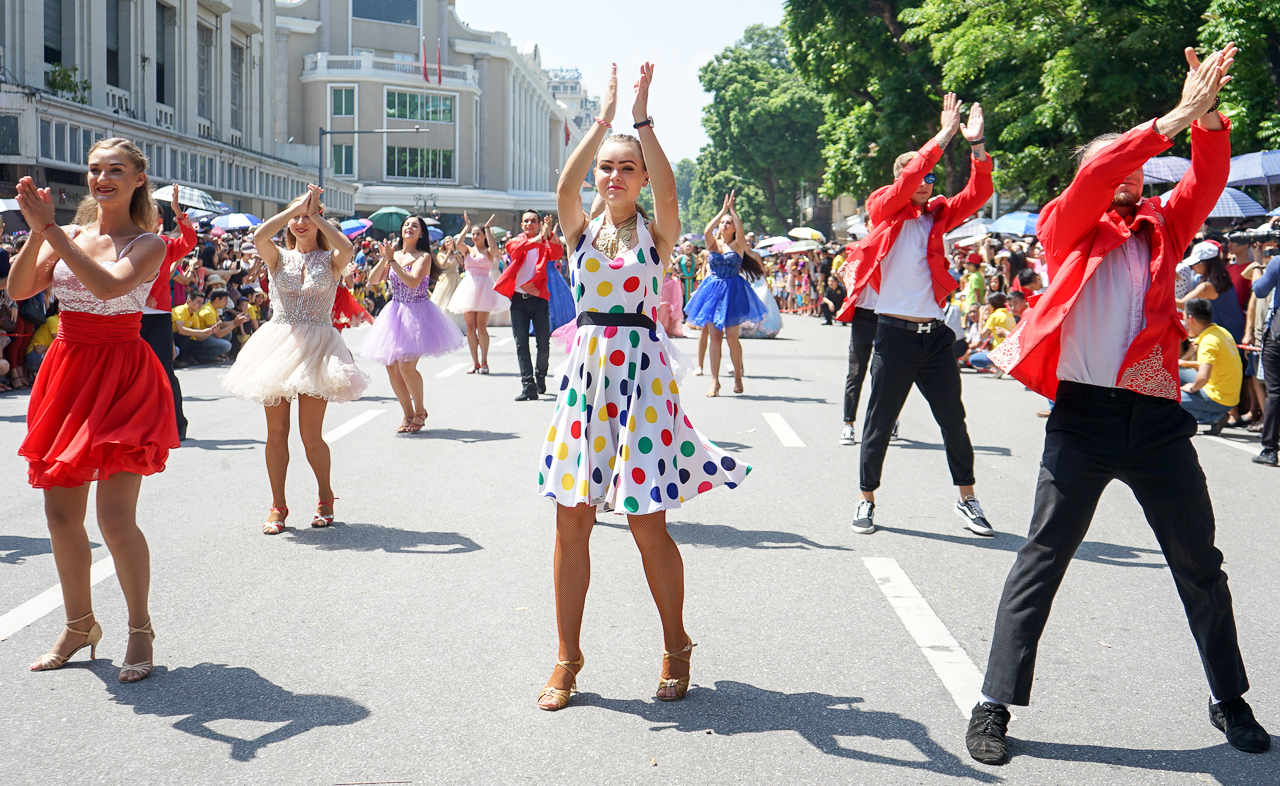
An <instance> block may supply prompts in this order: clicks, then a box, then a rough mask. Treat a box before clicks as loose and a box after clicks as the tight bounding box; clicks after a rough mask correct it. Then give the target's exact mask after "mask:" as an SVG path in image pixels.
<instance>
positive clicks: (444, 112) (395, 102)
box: [387, 90, 453, 123]
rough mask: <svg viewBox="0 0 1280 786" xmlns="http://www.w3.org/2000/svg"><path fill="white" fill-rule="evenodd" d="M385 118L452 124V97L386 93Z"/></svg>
mask: <svg viewBox="0 0 1280 786" xmlns="http://www.w3.org/2000/svg"><path fill="white" fill-rule="evenodd" d="M387 117H394V118H398V119H400V120H426V121H429V122H432V123H452V122H453V96H441V95H433V94H430V93H427V94H423V93H408V92H403V91H400V90H388V91H387Z"/></svg>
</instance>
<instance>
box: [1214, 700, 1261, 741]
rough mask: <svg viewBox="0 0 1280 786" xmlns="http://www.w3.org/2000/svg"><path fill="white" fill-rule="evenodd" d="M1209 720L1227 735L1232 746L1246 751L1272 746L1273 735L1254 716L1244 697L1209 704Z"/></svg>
mask: <svg viewBox="0 0 1280 786" xmlns="http://www.w3.org/2000/svg"><path fill="white" fill-rule="evenodd" d="M1209 722H1210V723H1212V724H1213V725H1214V726H1216V727H1218V729H1220V730H1221V731H1222V733H1223V734H1225V735H1227V742H1229V743H1231V747H1233V748H1235V749H1236V750H1241V751H1244V752H1245V753H1262V752H1263V751H1265V750H1267V749H1268V748H1270V747H1271V735H1270V734H1267V730H1266V729H1264V728H1262V724H1260V723H1258V722H1257V721H1256V720H1254V718H1253V710H1252V709H1250V708H1249V703H1248V702H1246V701H1245V700H1244V699H1242V698H1241V699H1232V700H1231V701H1223V702H1219V703H1217V704H1210V705H1209Z"/></svg>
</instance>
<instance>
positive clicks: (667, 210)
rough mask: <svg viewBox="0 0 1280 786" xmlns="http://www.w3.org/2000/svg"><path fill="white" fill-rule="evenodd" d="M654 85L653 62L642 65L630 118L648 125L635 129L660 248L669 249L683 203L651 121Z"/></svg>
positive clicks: (677, 232)
mask: <svg viewBox="0 0 1280 786" xmlns="http://www.w3.org/2000/svg"><path fill="white" fill-rule="evenodd" d="M652 82H653V63H649V62H646V63H645V64H644V65H642V66H640V78H639V79H638V80H636V84H635V91H636V100H635V104H633V105H632V107H631V115H632V117H633V118H634V120H635V122H636V123H646V124H645V125H642V126H640V128H638V129H636V134H637V135H638V136H639V137H640V152H641V153H643V154H644V164H645V168H646V169H648V170H649V186H650V187H651V188H652V189H653V219H654V220H653V226H652V227H651V228H650V229H651V232H652V234H654V235H655V236H656V238H655V239H657V240H658V241H659V242H658V244H657V245H658V247H659V248H668V247H670V246H671V245H672V244H673V243H674V242H675V239H676V238H678V237H680V201H679V197H678V196H677V194H676V176H675V173H674V172H672V171H671V162H670V161H668V160H667V154H666V152H664V151H663V149H662V145H660V144H658V136H657V134H656V133H654V130H653V123H648V122H646V121H648V119H649V85H650V84H651V83H652Z"/></svg>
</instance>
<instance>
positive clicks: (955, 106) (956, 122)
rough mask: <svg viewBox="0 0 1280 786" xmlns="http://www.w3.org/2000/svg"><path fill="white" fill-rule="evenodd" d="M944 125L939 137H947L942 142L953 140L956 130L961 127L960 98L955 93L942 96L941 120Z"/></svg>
mask: <svg viewBox="0 0 1280 786" xmlns="http://www.w3.org/2000/svg"><path fill="white" fill-rule="evenodd" d="M940 125H941V126H942V127H941V128H940V129H939V130H938V138H939V139H945V141H944V142H942V143H941V144H942V145H943V146H945V145H946V142H950V141H951V137H953V136H955V135H956V130H957V129H959V128H960V99H958V98H956V94H955V93H947V94H946V95H944V96H943V97H942V117H941V120H940Z"/></svg>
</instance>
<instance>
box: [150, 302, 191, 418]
mask: <svg viewBox="0 0 1280 786" xmlns="http://www.w3.org/2000/svg"><path fill="white" fill-rule="evenodd" d="M141 335H142V340H143V341H145V342H147V345H148V346H150V347H151V351H152V352H154V353H156V357H157V358H159V359H160V365H162V366H164V373H166V374H168V375H169V387H170V388H172V389H173V411H174V414H176V415H177V416H178V434H179V435H180V436H181V435H185V434H186V433H187V418H186V416H184V415H183V414H182V386H181V385H179V384H178V377H177V376H176V375H174V373H173V317H171V316H169V315H168V314H143V315H142V329H141Z"/></svg>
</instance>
